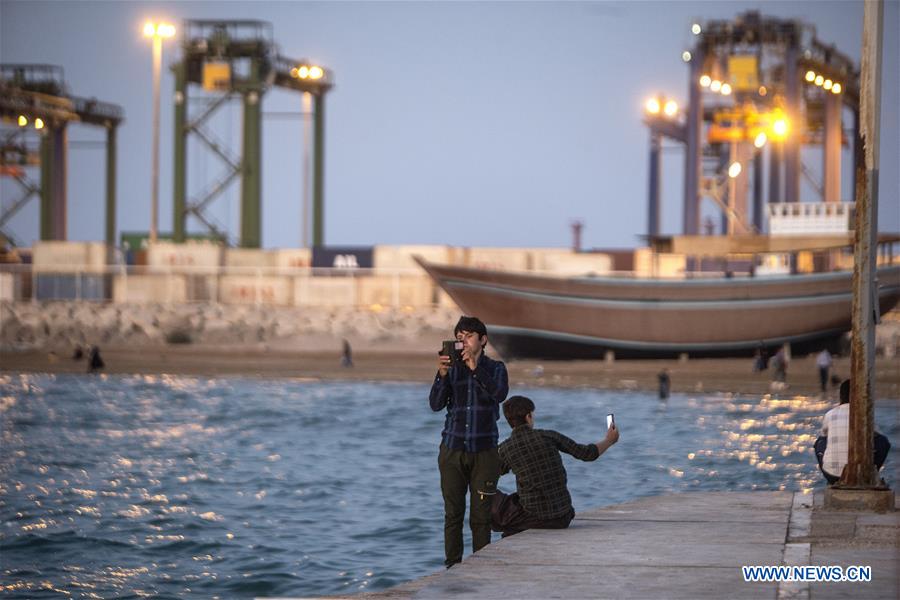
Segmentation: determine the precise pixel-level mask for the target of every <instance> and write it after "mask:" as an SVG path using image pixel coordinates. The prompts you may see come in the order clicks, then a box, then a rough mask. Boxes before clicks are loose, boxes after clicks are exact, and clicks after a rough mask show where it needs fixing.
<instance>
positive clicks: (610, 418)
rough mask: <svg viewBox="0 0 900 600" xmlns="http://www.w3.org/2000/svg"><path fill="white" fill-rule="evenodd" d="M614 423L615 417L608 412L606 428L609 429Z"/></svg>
mask: <svg viewBox="0 0 900 600" xmlns="http://www.w3.org/2000/svg"><path fill="white" fill-rule="evenodd" d="M615 424H616V418H615V417H614V416H613V414H612V413H609V414H608V415H606V428H607V429H609V428H610V427H612V426H613V425H615Z"/></svg>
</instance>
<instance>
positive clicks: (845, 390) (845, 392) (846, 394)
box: [841, 379, 850, 404]
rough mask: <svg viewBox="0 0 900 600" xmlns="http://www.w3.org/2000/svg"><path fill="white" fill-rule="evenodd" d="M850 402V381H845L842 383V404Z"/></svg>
mask: <svg viewBox="0 0 900 600" xmlns="http://www.w3.org/2000/svg"><path fill="white" fill-rule="evenodd" d="M849 402H850V380H849V379H845V380H844V381H842V382H841V404H847V403H849Z"/></svg>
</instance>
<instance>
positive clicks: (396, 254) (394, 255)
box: [372, 246, 448, 272]
mask: <svg viewBox="0 0 900 600" xmlns="http://www.w3.org/2000/svg"><path fill="white" fill-rule="evenodd" d="M372 254H373V258H372V260H373V265H374V267H375V268H376V269H409V270H410V271H414V270H418V271H419V272H423V271H422V270H421V267H419V265H418V263H416V261H415V260H413V256H416V255H418V256H421V257H422V258H424V259H425V260H427V261H428V262H432V263H438V264H447V262H448V247H447V246H375V248H374V250H373V253H372Z"/></svg>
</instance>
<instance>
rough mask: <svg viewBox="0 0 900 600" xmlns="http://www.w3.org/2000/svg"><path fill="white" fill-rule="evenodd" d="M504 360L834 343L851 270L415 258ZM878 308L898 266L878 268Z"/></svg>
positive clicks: (846, 305) (887, 299)
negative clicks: (556, 273) (733, 273)
mask: <svg viewBox="0 0 900 600" xmlns="http://www.w3.org/2000/svg"><path fill="white" fill-rule="evenodd" d="M416 260H417V262H418V263H419V264H420V265H421V266H422V268H423V269H425V271H426V272H427V273H428V274H429V275H430V276H431V277H432V279H433V280H434V281H435V282H436V283H437V284H438V285H440V287H441V288H442V289H444V291H446V292H447V293H448V294H449V295H450V297H451V298H453V300H454V301H455V302H456V303H457V304H458V305H459V307H460V308H461V309H462V310H463V311H464V312H465V313H466V314H472V315H477V316H478V317H480V318H481V319H482V320H483V321H484V322H485V323H486V324H487V326H488V330H489V334H490V335H489V337H490V341H491V343H492V344H493V345H494V347H495V348H496V349H497V350H498V352H499V353H500V354H501V355H502V356H503V357H505V358H541V359H572V358H582V359H590V358H602V357H604V356H605V354H606V352H607V351H613V352H615V355H616V356H617V357H671V356H677V355H679V354H681V353H687V354H689V355H690V356H743V355H750V354H752V353H753V352H754V351H755V350H756V349H757V348H759V346H760V345H761V344H762V345H763V346H766V347H769V348H772V347H774V346H778V345H781V344H783V343H786V342H788V343H790V344H791V345H792V347H794V348H796V351H797V352H804V351H814V350H817V349H820V348H822V347H831V348H833V349H837V348H836V345H837V343H838V342H839V340H840V338H841V336H842V335H843V334H844V333H845V332H847V331H849V330H850V328H851V302H852V298H853V294H852V287H851V284H852V279H853V273H852V272H851V271H838V272H830V273H813V274H798V275H783V276H776V277H740V278H730V277H724V276H723V277H716V278H697V279H678V280H671V279H636V278H624V277H611V276H604V277H553V276H548V275H536V274H530V273H517V272H508V271H498V270H485V269H476V268H470V267H461V266H452V265H444V264H435V263H430V262H427V261H425V260H423V259H421V258H417V259H416ZM878 281H879V291H878V299H879V306H880V309H881V312H882V314H883V313H885V312H887V311H889V310H891V309H892V308H893V307H894V306H896V305H897V303H898V301H900V265H893V266H884V267H879V269H878Z"/></svg>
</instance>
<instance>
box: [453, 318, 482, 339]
mask: <svg viewBox="0 0 900 600" xmlns="http://www.w3.org/2000/svg"><path fill="white" fill-rule="evenodd" d="M460 331H471V332H472V333H477V334H478V335H487V327H485V326H484V323H482V322H481V319H479V318H478V317H466V316H462V317H460V318H459V321H458V322H457V323H456V327H454V328H453V335H456V334H457V333H459V332H460Z"/></svg>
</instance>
